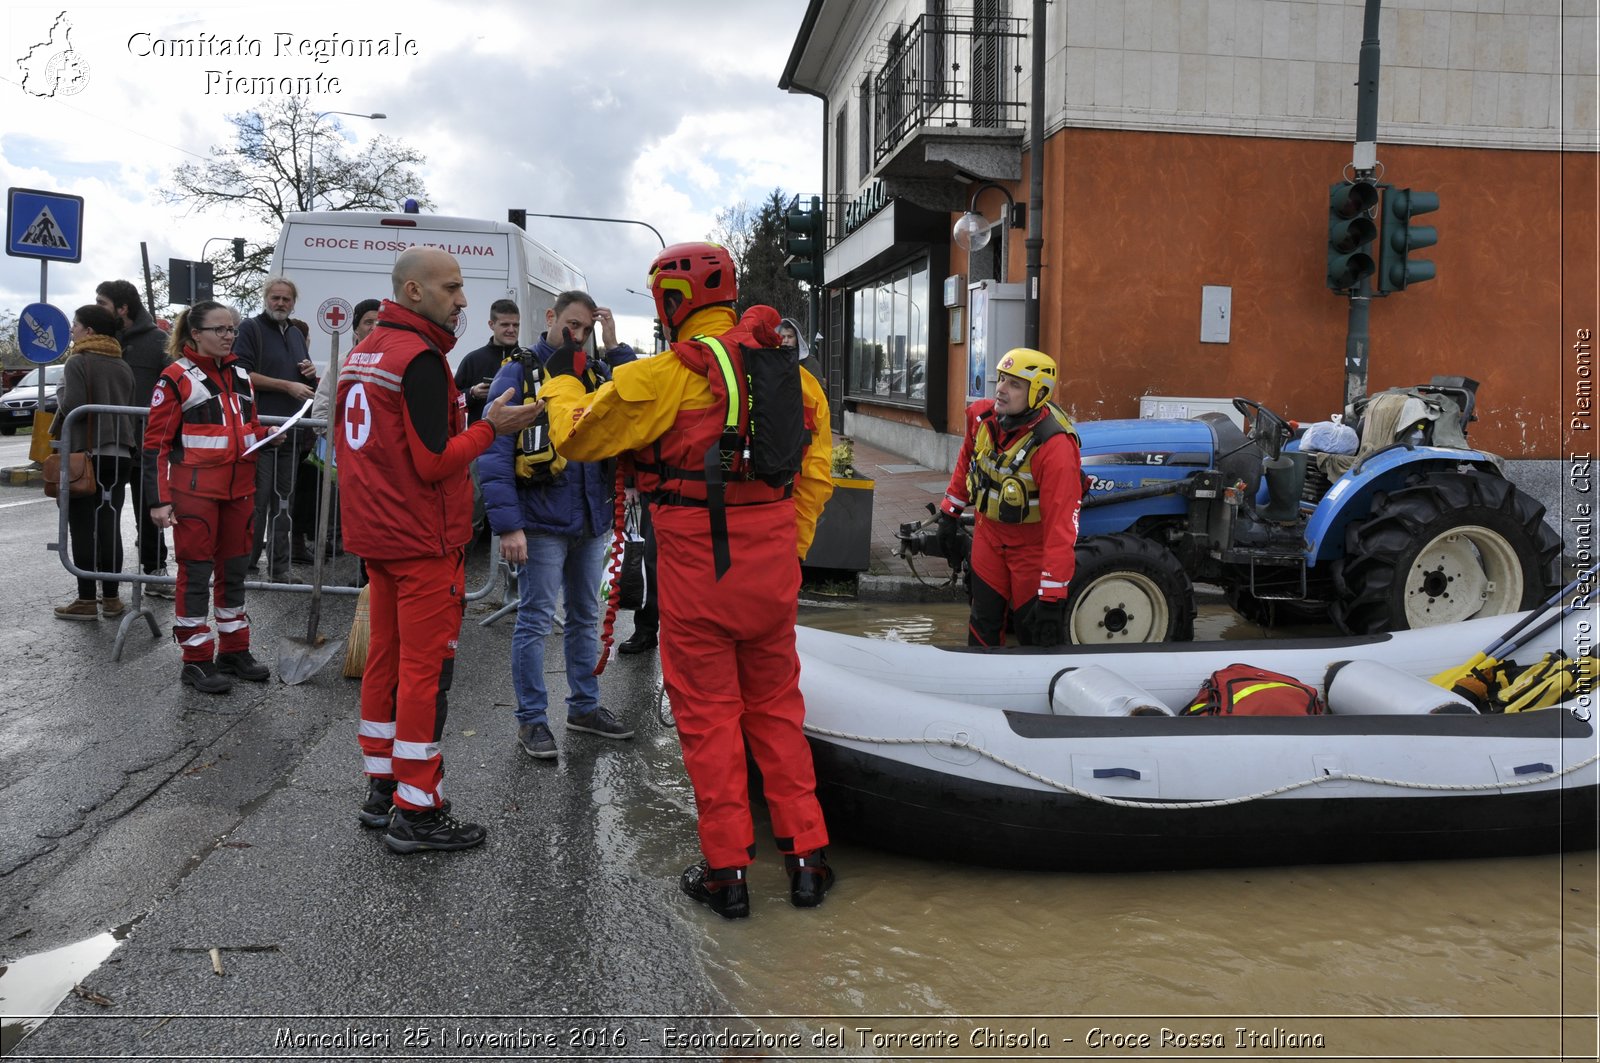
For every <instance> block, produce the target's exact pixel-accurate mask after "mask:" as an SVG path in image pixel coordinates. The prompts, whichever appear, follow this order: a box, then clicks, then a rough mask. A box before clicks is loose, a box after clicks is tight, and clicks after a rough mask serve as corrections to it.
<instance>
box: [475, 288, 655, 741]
mask: <svg viewBox="0 0 1600 1063" xmlns="http://www.w3.org/2000/svg"><path fill="white" fill-rule="evenodd" d="M597 319H598V320H599V322H600V330H601V338H602V341H603V343H604V344H605V346H606V351H605V354H604V355H603V358H604V360H605V362H606V363H609V364H614V365H620V364H623V363H624V362H631V361H633V359H634V357H635V355H634V351H633V348H632V347H629V346H628V345H627V344H619V343H618V342H617V338H616V326H615V325H614V324H613V322H612V320H611V312H610V311H609V310H606V309H605V308H603V307H598V306H596V305H595V302H594V300H593V299H591V298H590V297H589V295H588V294H587V293H585V292H576V291H574V292H562V293H561V294H560V295H558V296H557V297H556V301H555V305H554V306H553V307H552V308H551V309H550V310H548V311H546V313H545V324H546V326H547V330H546V332H545V333H544V335H542V336H541V337H540V338H539V342H538V343H537V344H535V345H534V348H533V351H532V352H531V353H528V352H525V353H524V355H523V356H522V357H521V358H518V359H517V360H515V361H512V362H510V363H509V364H507V365H506V366H504V367H503V368H502V369H501V370H500V371H499V373H498V374H496V376H495V378H494V383H493V384H491V385H490V387H489V394H491V395H501V394H503V393H504V392H505V391H506V390H507V389H510V390H512V391H514V392H515V397H514V398H513V400H512V404H513V405H516V404H518V403H521V404H526V403H531V402H534V401H535V400H536V399H537V397H538V393H539V390H540V388H542V387H543V377H544V369H543V367H544V363H545V362H547V361H548V360H549V359H550V356H551V355H553V354H554V353H555V352H556V349H557V348H559V347H563V346H566V347H582V346H583V344H584V343H585V342H586V341H587V340H588V338H589V332H590V330H591V329H592V328H594V325H595V322H596V320H597ZM607 375H609V373H608V371H607V369H606V366H605V365H597V366H592V367H591V368H590V369H589V371H588V374H587V377H588V381H589V385H590V386H591V387H595V386H598V384H599V382H600V381H601V380H602V379H604V378H605V377H606V376H607ZM549 432H550V428H549V423H548V421H547V420H546V419H544V418H541V419H540V420H539V421H538V422H536V423H535V425H534V427H533V428H532V429H530V430H528V431H524V432H522V433H520V434H518V435H517V436H515V437H503V438H500V439H496V440H495V442H494V444H493V445H492V446H491V447H490V448H489V449H488V450H487V451H485V452H484V454H483V456H482V457H481V458H479V459H478V475H479V478H480V479H481V480H482V483H483V501H484V508H485V510H486V512H487V514H488V517H489V524H490V526H491V527H492V528H493V529H494V530H495V532H496V533H498V534H499V536H500V556H501V557H503V558H504V559H505V560H506V561H507V562H509V563H510V564H512V565H521V566H522V576H521V578H520V580H519V586H520V588H521V596H522V598H521V603H520V605H519V607H518V609H517V626H516V629H515V631H513V632H512V635H511V680H512V683H513V684H514V685H515V687H516V691H517V741H518V742H519V743H520V744H521V746H522V750H523V752H525V753H527V754H528V756H530V757H535V758H538V759H540V760H553V759H554V758H555V757H556V741H555V736H554V735H552V734H551V732H550V725H549V721H548V717H547V710H548V708H549V702H550V693H549V690H548V688H547V687H546V685H545V678H544V644H545V638H546V636H548V635H549V634H550V631H551V627H552V621H553V619H554V616H555V610H556V603H557V602H558V601H559V600H560V599H561V597H562V592H563V591H565V596H566V606H567V615H566V620H565V622H564V624H563V627H562V638H563V647H564V651H565V658H566V669H567V730H568V731H569V732H574V731H576V732H583V733H586V734H593V735H599V736H600V737H602V738H616V739H623V738H632V737H633V731H632V730H630V729H629V728H628V727H626V726H625V725H623V724H622V723H621V722H619V721H618V720H617V719H616V717H614V716H613V715H612V714H611V712H610V710H609V709H607V708H606V707H605V706H604V705H601V704H600V681H599V679H598V678H597V677H596V676H595V674H594V669H595V664H596V661H597V657H598V651H599V623H600V600H599V591H600V581H601V570H602V568H603V565H604V561H605V550H606V543H607V542H608V541H609V540H610V538H611V526H612V517H613V513H614V509H613V504H612V489H613V484H612V482H611V481H612V474H611V467H610V464H609V463H606V464H602V463H600V462H588V461H565V460H564V459H562V458H561V457H560V456H559V455H557V454H556V453H555V451H554V448H553V447H551V445H550V442H549Z"/></svg>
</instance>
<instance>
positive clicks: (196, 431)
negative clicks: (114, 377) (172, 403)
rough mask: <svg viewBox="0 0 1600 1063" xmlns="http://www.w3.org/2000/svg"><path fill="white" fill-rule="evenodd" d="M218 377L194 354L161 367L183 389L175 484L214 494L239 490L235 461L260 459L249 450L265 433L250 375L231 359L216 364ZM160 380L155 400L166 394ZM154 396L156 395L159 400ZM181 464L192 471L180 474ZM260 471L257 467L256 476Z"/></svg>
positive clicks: (171, 456) (173, 461)
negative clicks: (247, 451) (235, 487)
mask: <svg viewBox="0 0 1600 1063" xmlns="http://www.w3.org/2000/svg"><path fill="white" fill-rule="evenodd" d="M216 374H217V375H216V378H215V379H213V378H212V377H211V376H209V375H208V374H207V373H206V371H205V369H204V368H202V367H201V366H200V365H199V364H197V363H196V362H194V361H192V360H190V359H189V358H188V357H180V358H179V359H178V360H177V361H175V362H173V363H172V364H170V365H168V366H167V367H166V368H165V369H164V370H162V372H161V379H162V380H164V381H166V382H167V383H169V384H170V385H171V387H172V389H173V390H174V391H176V393H177V401H178V408H179V410H180V411H181V412H180V415H179V419H178V434H177V438H176V439H174V440H173V441H172V445H171V449H170V450H169V451H168V455H167V460H168V462H169V463H170V465H171V466H172V471H171V472H170V474H169V476H170V482H171V483H172V484H173V486H175V487H177V488H180V489H182V490H186V491H192V492H195V493H197V494H202V495H206V496H208V497H229V496H231V495H232V494H233V478H234V466H236V465H238V464H239V463H241V462H245V463H249V464H250V465H252V466H253V465H254V464H255V460H256V457H255V455H251V456H250V457H248V458H247V457H245V456H244V452H245V451H246V450H248V449H249V448H250V447H251V446H253V445H254V444H255V442H256V440H257V439H259V438H260V437H261V435H262V434H263V433H262V429H261V424H260V422H259V421H257V420H256V401H255V392H254V391H253V390H251V387H250V374H249V373H248V372H247V371H246V370H245V369H244V367H243V366H241V365H239V364H238V363H237V362H234V361H232V360H231V359H230V360H229V361H227V362H225V363H223V364H221V365H218V366H217V367H216ZM166 394H167V393H166V392H165V390H164V389H162V388H161V387H160V385H159V384H158V385H157V388H156V391H155V399H164V398H165V397H166ZM153 401H154V400H153ZM179 468H183V469H187V470H189V473H188V474H187V475H182V474H180V473H179V472H178V471H177V470H178V469H179ZM254 476H255V472H254V469H253V468H252V469H251V470H250V477H251V478H252V481H253V478H254Z"/></svg>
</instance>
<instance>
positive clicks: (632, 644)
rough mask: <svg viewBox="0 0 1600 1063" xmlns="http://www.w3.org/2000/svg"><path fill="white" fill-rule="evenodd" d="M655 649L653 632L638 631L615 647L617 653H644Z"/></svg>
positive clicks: (654, 634)
mask: <svg viewBox="0 0 1600 1063" xmlns="http://www.w3.org/2000/svg"><path fill="white" fill-rule="evenodd" d="M655 648H656V633H655V632H654V631H638V630H635V631H634V633H633V634H631V635H629V636H628V637H627V639H626V640H624V641H623V642H622V643H621V644H619V645H618V646H617V652H618V653H644V652H645V651H646V650H653V649H655Z"/></svg>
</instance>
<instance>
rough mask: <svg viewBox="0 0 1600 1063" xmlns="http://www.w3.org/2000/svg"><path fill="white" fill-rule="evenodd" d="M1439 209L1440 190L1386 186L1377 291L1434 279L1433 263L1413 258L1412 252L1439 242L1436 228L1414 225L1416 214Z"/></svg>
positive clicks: (1401, 287) (1397, 290)
mask: <svg viewBox="0 0 1600 1063" xmlns="http://www.w3.org/2000/svg"><path fill="white" fill-rule="evenodd" d="M1438 209H1439V193H1437V192H1413V191H1412V190H1411V189H1409V188H1388V189H1385V191H1384V194H1383V272H1382V273H1380V274H1378V290H1379V291H1382V292H1403V291H1405V290H1406V285H1408V284H1420V283H1421V282H1423V281H1431V280H1433V278H1434V272H1435V271H1434V268H1433V263H1432V262H1431V261H1430V260H1428V259H1425V258H1422V259H1414V258H1412V257H1411V253H1412V252H1413V251H1420V250H1422V249H1423V248H1424V247H1432V246H1433V245H1434V244H1436V243H1438V242H1439V230H1438V229H1435V228H1434V227H1433V226H1431V225H1413V224H1411V219H1412V218H1414V217H1416V216H1417V215H1418V214H1431V213H1433V212H1434V211H1436V210H1438Z"/></svg>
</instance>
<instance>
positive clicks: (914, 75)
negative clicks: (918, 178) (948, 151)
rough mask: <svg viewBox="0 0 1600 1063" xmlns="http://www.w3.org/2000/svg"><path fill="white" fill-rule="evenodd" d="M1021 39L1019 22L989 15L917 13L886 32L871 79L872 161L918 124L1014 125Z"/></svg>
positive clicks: (1021, 108)
mask: <svg viewBox="0 0 1600 1063" xmlns="http://www.w3.org/2000/svg"><path fill="white" fill-rule="evenodd" d="M1026 40H1027V20H1026V19H1020V18H1001V17H996V16H991V15H943V16H937V17H936V16H931V15H923V16H921V17H919V18H918V19H917V20H916V21H915V22H913V23H911V25H910V26H909V27H906V28H904V29H902V30H897V31H896V32H895V33H893V34H892V35H891V36H890V37H889V39H888V41H887V42H886V43H887V56H886V58H885V61H884V65H883V69H881V70H879V71H878V72H877V74H876V75H875V76H874V77H873V80H872V94H873V115H872V123H873V134H874V136H873V151H874V154H873V161H874V162H875V163H876V162H882V161H883V159H884V158H885V157H887V156H888V155H890V154H891V153H893V152H894V150H895V148H896V147H898V146H899V145H900V143H901V142H902V141H904V140H905V139H906V138H907V137H908V136H910V135H911V133H912V132H913V131H914V130H916V129H918V128H919V127H922V126H944V127H956V128H960V127H962V126H966V127H970V128H980V129H1001V128H1012V127H1020V126H1022V125H1023V123H1024V119H1025V117H1026V111H1027V104H1026V102H1025V101H1024V100H1023V99H1022V98H1021V97H1022V94H1021V92H1020V84H1021V80H1022V65H1021V63H1020V61H1019V57H1020V56H1021V55H1022V50H1023V44H1024V43H1025V42H1026Z"/></svg>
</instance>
